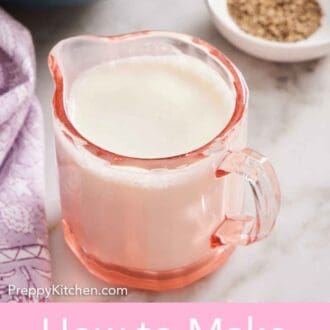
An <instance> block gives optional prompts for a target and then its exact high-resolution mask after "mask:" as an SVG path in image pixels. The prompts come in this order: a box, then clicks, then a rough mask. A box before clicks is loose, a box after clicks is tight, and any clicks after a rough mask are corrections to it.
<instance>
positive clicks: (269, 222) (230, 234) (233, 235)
mask: <svg viewBox="0 0 330 330" xmlns="http://www.w3.org/2000/svg"><path fill="white" fill-rule="evenodd" d="M229 173H236V174H239V175H240V176H241V177H242V178H243V179H244V180H246V181H247V182H248V183H249V185H250V187H251V190H252V193H253V197H254V202H255V209H256V214H255V216H251V215H244V214H243V215H239V216H233V215H227V216H226V218H225V219H224V221H223V222H222V223H221V224H220V225H219V227H218V228H217V229H216V230H215V232H214V233H213V235H212V237H211V246H212V247H216V246H222V245H228V244H232V245H248V244H251V243H253V242H255V241H258V240H261V239H263V238H264V237H266V236H267V235H268V234H269V233H270V232H271V230H272V229H273V227H274V225H275V222H276V218H277V215H278V212H279V208H280V199H281V196H280V195H281V194H280V188H279V183H278V180H277V177H276V174H275V171H274V169H273V167H272V165H271V163H270V162H269V160H268V159H267V158H266V157H265V156H263V155H261V154H259V153H258V152H256V151H254V150H251V149H244V150H241V151H229V152H228V153H227V155H226V156H225V158H224V160H223V162H222V163H221V166H220V167H219V168H218V170H217V176H223V175H224V174H229Z"/></svg>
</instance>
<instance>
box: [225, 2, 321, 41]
mask: <svg viewBox="0 0 330 330" xmlns="http://www.w3.org/2000/svg"><path fill="white" fill-rule="evenodd" d="M228 9H229V13H230V15H231V16H232V18H233V19H234V21H235V22H236V23H237V24H238V26H239V27H240V28H241V29H242V30H243V31H245V32H247V33H249V34H252V35H254V36H257V37H261V38H264V39H269V40H272V41H279V42H295V41H299V40H303V39H306V38H308V37H309V36H310V35H312V34H313V33H314V32H315V31H316V30H317V29H318V28H319V27H320V26H321V21H322V15H323V14H322V9H321V7H320V5H319V3H318V2H317V1H316V0H228Z"/></svg>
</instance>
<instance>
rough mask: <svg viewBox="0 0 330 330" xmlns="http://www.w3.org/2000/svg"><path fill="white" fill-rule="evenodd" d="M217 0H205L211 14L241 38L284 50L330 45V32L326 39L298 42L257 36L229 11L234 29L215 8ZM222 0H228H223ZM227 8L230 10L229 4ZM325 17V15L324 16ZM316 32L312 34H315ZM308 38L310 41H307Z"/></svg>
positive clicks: (259, 44) (329, 17)
mask: <svg viewBox="0 0 330 330" xmlns="http://www.w3.org/2000/svg"><path fill="white" fill-rule="evenodd" d="M214 1H215V0H205V2H206V5H207V7H208V10H209V12H210V13H211V15H212V16H213V17H214V18H215V19H216V20H217V21H218V22H219V23H220V24H222V25H223V26H224V27H225V28H226V29H227V30H229V31H230V32H231V33H233V34H235V35H236V36H240V37H241V38H243V39H245V40H247V41H249V42H250V43H254V44H257V45H258V46H262V47H265V46H266V47H269V48H272V49H282V50H290V49H291V50H297V49H307V48H313V47H315V46H317V47H322V46H330V34H329V37H327V38H325V39H324V40H319V41H316V40H313V39H312V38H310V37H309V38H307V39H304V40H301V41H298V42H282V41H271V40H268V39H263V38H261V37H256V36H254V35H252V34H249V33H247V32H245V31H243V30H242V29H241V28H240V27H239V26H238V24H237V23H236V22H235V21H234V20H233V19H232V18H231V16H230V14H229V13H228V16H229V18H230V19H232V21H233V23H234V24H235V25H236V26H237V27H238V29H237V30H236V29H233V27H232V26H231V24H229V23H228V22H227V20H226V19H223V18H222V17H221V15H219V13H218V12H217V10H215V9H214V8H213V3H214ZM222 1H226V2H227V1H228V0H222ZM225 7H226V10H227V12H228V8H227V6H225ZM323 17H325V15H324V16H323ZM327 17H328V19H329V20H330V16H329V15H327ZM313 35H314V33H313V34H312V35H311V36H313ZM306 40H308V42H306Z"/></svg>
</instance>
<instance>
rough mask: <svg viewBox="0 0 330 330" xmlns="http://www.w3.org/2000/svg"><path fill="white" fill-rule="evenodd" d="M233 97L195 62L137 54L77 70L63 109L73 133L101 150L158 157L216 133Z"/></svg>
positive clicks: (178, 151)
mask: <svg viewBox="0 0 330 330" xmlns="http://www.w3.org/2000/svg"><path fill="white" fill-rule="evenodd" d="M233 93H234V92H233V91H232V90H231V89H230V88H229V87H228V86H227V85H226V83H225V82H224V80H223V78H222V77H221V76H220V75H219V74H218V73H217V72H216V71H214V70H213V69H212V68H210V67H209V66H208V65H206V64H204V63H203V62H202V61H200V60H198V59H195V58H192V57H188V56H185V55H182V56H169V55H168V56H153V57H148V56H143V57H133V58H129V59H123V60H118V61H112V62H106V63H102V64H100V65H97V66H95V67H93V68H91V69H89V70H87V71H85V72H82V73H81V74H80V75H79V76H78V78H77V79H76V80H75V81H74V82H73V84H72V87H71V91H70V93H69V98H68V100H67V101H68V103H67V107H68V110H69V116H70V119H71V121H72V123H73V125H74V126H75V127H76V129H77V130H78V131H79V132H80V133H81V134H82V135H83V136H84V137H85V138H87V139H88V140H89V141H91V142H92V143H94V144H96V145H98V146H100V147H102V148H103V149H106V150H109V151H112V152H114V153H118V154H121V155H125V156H130V157H139V158H162V157H169V156H174V155H179V154H183V153H187V152H189V151H192V150H194V149H197V148H199V147H201V146H202V145H204V144H206V143H208V142H209V141H210V140H212V139H213V138H214V137H215V136H216V135H217V134H219V133H220V132H221V130H222V129H223V128H224V127H225V126H226V124H227V123H228V121H229V120H230V118H231V116H232V113H233V109H234V101H235V96H234V95H233Z"/></svg>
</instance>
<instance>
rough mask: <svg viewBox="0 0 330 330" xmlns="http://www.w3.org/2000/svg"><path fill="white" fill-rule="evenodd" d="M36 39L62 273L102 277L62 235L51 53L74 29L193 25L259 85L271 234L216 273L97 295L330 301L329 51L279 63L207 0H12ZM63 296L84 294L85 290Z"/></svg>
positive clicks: (67, 277)
mask: <svg viewBox="0 0 330 330" xmlns="http://www.w3.org/2000/svg"><path fill="white" fill-rule="evenodd" d="M10 12H11V13H12V14H13V15H14V16H16V17H17V18H18V19H20V20H21V21H22V22H23V23H24V24H26V25H27V26H28V27H29V28H30V29H31V31H32V33H33V37H34V39H35V43H36V52H37V62H38V79H37V94H38V96H39V98H40V101H41V104H42V106H43V109H44V114H45V123H46V125H45V132H46V134H45V139H46V198H47V216H48V220H49V225H50V243H51V253H52V258H53V280H54V283H61V284H66V285H73V284H74V283H77V284H78V285H79V286H80V287H84V286H90V287H103V286H106V285H105V283H103V282H102V281H100V280H98V279H96V278H94V277H93V276H92V275H90V274H88V273H87V272H86V271H85V270H84V269H83V268H82V266H80V264H79V263H78V261H77V260H76V259H75V258H74V257H73V255H72V254H71V252H70V251H69V250H68V248H67V247H66V245H65V244H64V242H63V238H62V232H61V228H60V226H59V225H58V221H59V219H60V211H59V197H58V187H57V178H56V166H55V158H54V146H53V136H52V124H51V97H52V93H53V85H52V81H51V78H50V75H49V72H48V68H47V62H46V61H47V54H48V52H49V50H50V48H51V47H52V45H54V43H55V42H56V41H58V40H60V39H62V38H64V37H68V36H71V35H74V34H83V33H92V34H105V35H107V34H118V33H125V32H129V31H134V30H143V29H164V30H173V31H178V32H185V33H188V34H192V35H196V36H198V37H200V38H203V39H205V40H207V41H209V42H211V43H213V44H214V45H216V46H217V47H218V48H219V49H220V50H222V51H223V52H224V53H225V54H227V55H228V56H229V57H230V58H231V59H232V60H233V61H234V62H235V63H236V65H237V66H238V67H239V68H240V69H241V71H242V72H243V74H244V76H245V77H246V79H247V82H248V85H249V88H250V91H251V101H250V113H249V146H250V147H252V148H255V149H256V150H259V151H260V152H262V153H264V154H266V155H267V156H269V158H270V159H271V160H272V162H273V164H274V166H275V169H276V170H277V173H278V177H279V180H280V183H281V188H282V194H283V202H282V209H281V213H280V217H279V220H278V224H277V226H276V228H275V230H274V232H273V233H272V235H271V236H270V237H269V238H268V239H266V240H265V241H263V242H260V243H258V244H255V245H252V246H249V247H244V248H239V249H237V252H236V253H235V254H234V255H233V256H232V258H231V259H230V260H229V262H228V263H227V264H226V265H225V266H224V267H223V268H222V269H221V270H219V271H217V272H215V273H214V274H213V275H211V276H209V277H207V278H205V279H204V280H201V281H200V282H198V283H196V284H194V285H192V286H190V287H188V288H185V289H182V290H177V291H172V292H168V293H162V294H156V293H147V292H141V291H135V290H130V291H129V295H128V296H127V297H116V298H111V299H109V298H106V297H103V298H101V299H100V298H99V297H85V298H79V299H84V300H90V301H107V300H120V301H219V302H220V301H222V302H239V301H253V302H265V301H270V302H275V301H276V302H288V301H289V302H294V301H296V302H297V301H330V281H329V279H330V150H329V149H330V148H329V147H330V106H329V96H330V57H328V58H323V59H321V60H319V61H314V62H309V63H303V64H274V63H267V62H263V61H261V60H258V59H255V58H252V57H250V56H248V55H245V54H243V53H241V52H240V51H239V50H237V49H236V48H234V47H233V46H231V45H229V44H228V43H227V42H226V41H225V40H224V39H223V38H222V37H221V36H220V35H219V34H218V32H217V31H216V30H215V28H214V27H213V25H212V24H211V22H210V20H209V16H208V14H207V11H206V8H205V4H204V2H203V1H202V0H168V1H164V0H163V1H160V0H158V1H155V0H139V1H134V0H131V1H130V0H107V1H100V2H98V1H95V2H94V3H92V4H91V5H88V6H85V7H80V8H70V9H56V10H49V11H46V10H43V11H40V12H38V11H32V10H26V9H24V10H23V9H10ZM56 300H71V301H76V300H78V298H76V297H65V298H64V297H57V298H56Z"/></svg>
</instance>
